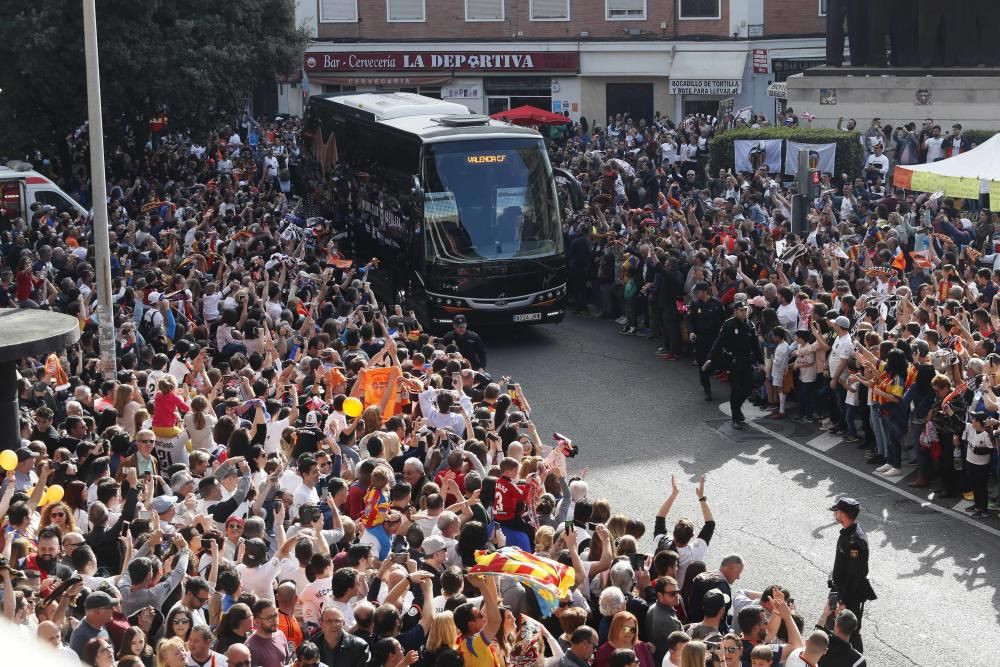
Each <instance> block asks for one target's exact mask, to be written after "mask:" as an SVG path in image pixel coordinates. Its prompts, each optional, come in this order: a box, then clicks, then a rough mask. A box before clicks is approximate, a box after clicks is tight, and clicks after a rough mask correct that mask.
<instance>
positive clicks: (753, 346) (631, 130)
mask: <svg viewBox="0 0 1000 667" xmlns="http://www.w3.org/2000/svg"><path fill="white" fill-rule="evenodd" d="M754 118H755V120H756V119H757V117H754ZM789 119H792V120H791V121H790V122H788V123H787V124H797V122H798V120H797V118H796V117H795V116H794V112H791V111H790V110H789V113H788V115H783V118H782V119H779V121H780V122H784V121H786V120H789ZM609 120H611V121H612V123H613V126H614V127H615V128H616V129H615V131H613V132H612V131H608V132H604V131H602V130H600V129H599V128H595V129H591V131H590V132H589V133H588V134H587V135H585V136H587V139H585V140H584V139H583V138H582V137H576V138H570V139H569V140H567V141H566V142H565V145H564V146H563V147H561V148H560V149H559V150H558V151H557V152H556V155H557V157H558V158H559V159H560V160H561V161H562V162H563V163H565V164H566V165H568V166H570V167H571V168H572V169H573V170H574V171H575V172H576V173H579V174H580V180H581V182H582V183H583V186H584V188H585V189H586V190H587V191H588V194H589V197H588V200H589V202H590V205H589V207H588V209H587V210H584V211H578V212H574V213H573V214H572V219H573V220H574V222H573V224H572V225H570V226H569V228H568V236H569V262H570V271H571V280H575V281H576V283H577V287H576V289H575V290H573V291H572V293H573V294H574V295H576V305H577V308H578V309H579V310H584V309H586V308H589V309H591V311H592V312H593V314H595V315H599V316H602V317H608V318H618V323H619V324H620V325H621V327H622V329H621V333H623V334H625V335H640V336H645V337H647V338H651V339H656V340H661V341H662V345H661V346H660V347H659V348H658V349H657V350H656V354H657V355H658V356H659V357H660V358H661V359H664V360H668V361H676V360H678V359H680V358H681V355H682V354H684V353H688V352H690V354H691V356H693V357H694V358H695V361H696V363H697V364H698V365H699V367H700V369H701V373H700V375H701V384H702V388H703V389H704V391H705V397H706V400H712V385H713V383H714V384H715V385H716V386H718V384H719V381H720V380H721V381H723V382H728V383H729V384H730V385H731V388H732V390H733V391H732V392H731V398H732V399H733V400H732V401H731V403H732V405H731V411H732V412H731V414H732V418H733V426H734V428H742V425H743V418H742V411H741V406H742V403H743V400H746V399H749V400H751V401H752V402H754V403H756V404H758V405H759V406H761V407H764V408H767V409H769V410H770V411H771V412H770V415H769V417H770V418H771V419H792V420H795V421H798V422H802V423H805V424H809V423H812V424H814V425H815V426H816V427H817V428H819V429H823V430H826V431H827V432H828V433H830V434H831V435H835V436H842V437H843V438H844V440H845V441H847V442H849V443H857V446H858V447H859V448H863V449H865V450H867V460H868V462H870V463H871V464H872V466H873V471H874V472H875V473H876V474H879V475H884V476H886V477H890V478H892V477H899V476H901V475H904V474H907V473H906V470H905V466H907V465H915V466H916V469H917V475H916V477H915V478H914V479H913V480H912V481H911V482H909V486H910V487H913V488H918V489H924V488H926V489H928V491H931V492H933V494H934V495H933V496H932V497H936V498H950V497H951V498H953V497H957V496H959V495H963V496H964V497H965V499H966V500H969V501H973V503H972V505H970V506H969V507H968V510H967V511H969V512H970V513H971V514H972V515H973V516H974V517H977V518H982V519H986V518H993V517H994V516H995V512H996V510H997V509H1000V508H998V506H997V504H996V503H995V502H993V501H991V500H990V498H989V488H990V483H991V479H992V478H994V477H995V476H996V473H997V455H996V447H995V444H994V442H993V436H992V433H993V431H994V429H995V428H996V426H997V422H996V417H997V410H998V401H997V398H996V395H995V394H994V388H995V386H996V384H997V380H998V377H1000V376H998V373H1000V354H998V353H997V352H996V351H995V349H996V336H997V334H996V329H997V327H998V326H1000V319H998V315H997V295H998V292H1000V263H998V259H997V258H998V257H1000V253H998V248H1000V245H998V243H1000V228H997V217H996V213H994V212H991V211H989V210H988V207H983V206H982V205H981V202H980V201H978V200H960V199H959V200H956V199H955V198H952V197H948V196H944V195H943V193H915V192H906V191H903V190H901V189H899V188H893V187H887V186H886V185H885V182H886V179H887V178H888V179H889V180H890V181H891V170H892V168H893V167H894V166H895V165H896V164H904V165H905V164H913V163H916V162H918V161H920V162H923V161H927V162H933V161H936V160H939V159H945V158H947V157H951V156H953V155H957V154H959V153H961V152H965V151H967V150H971V149H972V148H974V146H975V144H974V143H972V142H971V141H969V140H968V139H966V138H964V137H963V136H962V127H961V125H960V124H958V123H956V124H954V126H953V128H952V131H951V134H950V135H949V136H948V137H947V138H942V137H941V136H940V135H941V133H940V128H939V127H938V126H937V125H936V124H935V123H934V121H933V120H932V119H927V120H925V121H923V130H922V131H921V132H920V134H919V135H918V134H917V133H916V132H915V126H914V124H912V123H910V124H907V125H905V126H903V127H901V128H898V129H897V130H895V131H893V130H891V128H885V129H883V128H882V125H881V122H880V119H878V118H875V119H873V120H872V123H871V127H870V128H869V130H867V131H866V132H865V133H864V134H861V135H860V137H859V139H860V140H861V141H862V143H863V144H864V145H865V150H866V153H865V155H866V157H865V161H864V163H863V164H859V165H856V167H857V173H858V176H857V177H856V178H853V179H851V178H848V179H846V180H845V179H844V178H843V177H838V176H837V175H835V174H830V173H824V174H822V187H821V193H820V196H819V197H818V198H816V199H815V200H813V201H811V202H810V205H811V206H810V212H809V215H808V218H807V219H808V229H807V230H805V231H804V232H800V233H793V230H792V228H791V206H790V196H789V195H790V193H791V191H792V190H793V188H794V183H783V182H782V179H781V176H780V175H776V174H769V173H768V170H767V167H766V166H761V167H759V168H757V169H756V171H754V172H753V173H732V171H731V170H729V169H723V170H720V171H719V172H718V173H717V174H712V173H709V171H708V169H707V166H706V165H707V161H706V158H707V149H702V148H701V146H702V144H707V141H710V138H711V136H712V134H713V132H714V126H713V124H712V120H713V119H705V118H701V117H691V118H687V119H685V120H684V121H682V122H681V123H679V124H677V125H674V124H673V123H670V122H669V121H664V122H659V121H658V122H656V123H654V124H653V125H652V126H651V127H649V128H647V127H646V125H645V123H643V122H639V123H638V124H633V123H631V122H630V121H629V120H628V119H627V118H626V119H609ZM855 126H856V123H855V122H854V121H853V119H850V120H849V121H848V122H847V124H846V126H845V127H844V128H843V129H845V130H848V129H850V130H854V129H855ZM619 128H624V129H619ZM886 130H888V131H886ZM907 133H909V134H907ZM578 134H583V133H582V132H578ZM904 134H905V135H906V136H905V137H904V136H903V135H904ZM910 135H912V136H910ZM890 137H894V138H896V139H897V140H901V141H902V143H899V141H897V142H896V143H895V144H894V145H893V146H892V147H891V148H890V146H889V144H892V143H893V142H892V141H891V140H890ZM911 139H912V141H911ZM692 144H694V145H697V146H698V147H699V148H698V150H696V151H695V156H694V158H693V159H692V158H690V157H687V158H683V157H681V158H679V157H676V156H677V153H676V151H675V146H676V145H680V146H682V147H683V146H691V145H692ZM591 147H592V148H591ZM588 149H589V150H588ZM689 154H690V153H689ZM890 154H891V155H892V157H891V158H890V157H887V156H888V155H890ZM873 158H874V159H873ZM873 165H876V167H877V168H872V167H873ZM729 318H732V319H729ZM729 322H732V323H733V325H734V326H732V327H731V326H730V325H729V324H728V323H729ZM747 322H748V323H749V326H748V325H747V324H745V323H747ZM724 323H725V326H724ZM744 333H746V334H747V335H745V336H743V335H742V334H744ZM904 456H905V461H904Z"/></svg>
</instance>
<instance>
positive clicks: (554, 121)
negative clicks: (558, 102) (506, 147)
mask: <svg viewBox="0 0 1000 667" xmlns="http://www.w3.org/2000/svg"><path fill="white" fill-rule="evenodd" d="M490 118H493V119H494V120H502V121H507V122H509V123H513V124H514V125H565V124H566V123H568V122H569V120H570V119H569V118H567V117H566V116H563V115H561V114H557V113H552V112H551V111H546V110H545V109H539V108H538V107H533V106H531V105H530V104H525V105H524V106H519V107H514V108H513V109H508V110H507V111H498V112H497V113H495V114H492V115H490Z"/></svg>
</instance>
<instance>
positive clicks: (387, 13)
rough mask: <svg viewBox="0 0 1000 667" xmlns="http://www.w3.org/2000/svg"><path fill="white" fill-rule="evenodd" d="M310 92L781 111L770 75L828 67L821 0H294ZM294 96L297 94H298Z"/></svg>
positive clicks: (575, 106) (499, 104)
mask: <svg viewBox="0 0 1000 667" xmlns="http://www.w3.org/2000/svg"><path fill="white" fill-rule="evenodd" d="M298 2H299V17H298V18H299V20H300V24H303V25H306V26H307V29H309V30H310V31H311V34H313V35H314V39H313V41H312V42H311V43H310V44H309V46H308V47H307V48H306V51H305V53H304V54H303V63H302V71H303V75H304V76H303V80H302V81H301V82H300V83H299V84H298V88H295V87H293V86H289V85H286V88H287V92H286V95H285V96H284V97H283V98H281V94H280V91H279V98H281V99H283V100H284V102H285V103H287V104H289V107H288V110H287V111H286V112H288V113H295V112H296V111H298V110H299V109H298V108H297V107H301V100H294V99H293V98H294V97H295V96H296V94H299V95H300V96H301V98H302V99H305V98H307V97H308V96H309V95H316V94H322V93H331V92H348V91H374V90H408V91H413V92H419V93H421V94H425V95H429V96H432V97H440V98H442V99H447V100H451V101H458V102H462V103H463V104H465V105H466V106H468V107H469V108H470V109H471V110H472V111H474V112H477V113H496V112H499V111H503V110H505V109H509V108H512V107H515V106H519V105H522V104H531V105H533V106H537V107H542V108H545V109H549V110H552V111H557V112H560V113H565V114H566V115H568V116H569V117H570V118H573V119H574V120H579V119H580V118H581V117H586V118H587V119H588V121H590V122H596V123H597V124H599V125H602V126H603V125H605V123H606V119H607V117H608V116H613V115H615V114H619V113H626V112H627V113H630V114H632V115H633V116H634V117H637V118H645V119H647V120H651V119H652V118H653V116H654V114H655V113H657V112H659V113H660V114H661V115H665V116H670V117H672V118H677V117H680V116H682V115H684V114H688V113H707V114H712V115H714V114H716V113H718V110H719V104H720V102H723V101H725V102H726V104H727V105H728V104H730V103H731V104H733V107H734V109H740V108H745V107H752V108H753V109H754V110H755V111H758V112H763V113H767V114H768V115H769V116H770V115H773V113H774V111H775V108H776V104H779V103H782V102H779V101H776V99H775V98H774V97H769V96H768V87H769V85H770V84H772V83H775V82H779V81H784V79H785V78H787V77H788V76H789V75H791V74H794V73H796V72H799V71H802V70H803V69H805V68H806V67H812V66H814V65H816V64H821V60H822V58H823V54H824V47H825V41H824V40H825V38H824V37H823V35H824V34H825V20H826V19H825V14H824V12H825V6H826V0H433V1H431V0H311V2H310V0H298ZM295 102H299V104H295V105H294V106H292V104H294V103H295Z"/></svg>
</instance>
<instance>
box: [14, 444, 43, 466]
mask: <svg viewBox="0 0 1000 667" xmlns="http://www.w3.org/2000/svg"><path fill="white" fill-rule="evenodd" d="M37 457H38V452H36V451H34V450H31V449H28V448H27V447H21V448H20V449H18V450H17V462H18V463H24V462H25V461H27V460H28V459H33V458H37Z"/></svg>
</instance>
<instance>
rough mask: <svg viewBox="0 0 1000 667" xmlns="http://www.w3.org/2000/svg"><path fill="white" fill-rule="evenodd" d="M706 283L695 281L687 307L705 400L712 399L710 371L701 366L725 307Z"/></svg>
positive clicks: (720, 325)
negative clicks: (691, 300) (689, 303)
mask: <svg viewBox="0 0 1000 667" xmlns="http://www.w3.org/2000/svg"><path fill="white" fill-rule="evenodd" d="M708 289H709V287H708V283H706V282H700V283H695V286H694V301H693V302H691V307H690V308H688V316H687V328H688V337H689V338H690V339H691V342H692V343H694V356H695V359H697V360H698V376H699V378H700V379H701V388H702V389H704V390H705V400H706V401H711V400H712V384H711V378H712V372H711V371H709V370H705V369H703V368H702V366H704V365H705V362H706V361H708V360H709V352H711V351H712V345H713V344H714V343H715V339H716V338H718V337H719V331H721V330H722V323H723V322H724V321H725V320H726V307H725V306H723V305H722V302H721V301H719V300H718V299H716V298H715V297H714V296H712V295H711V294H709V292H708Z"/></svg>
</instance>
